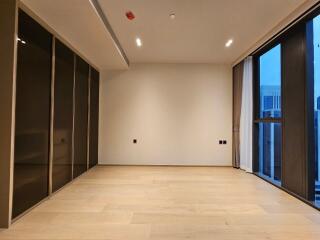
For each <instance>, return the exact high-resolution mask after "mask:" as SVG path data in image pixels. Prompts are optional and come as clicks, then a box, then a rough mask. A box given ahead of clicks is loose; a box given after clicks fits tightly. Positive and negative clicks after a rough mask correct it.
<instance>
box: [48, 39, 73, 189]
mask: <svg viewBox="0 0 320 240" xmlns="http://www.w3.org/2000/svg"><path fill="white" fill-rule="evenodd" d="M55 49H56V52H55V81H54V84H55V86H54V87H55V88H54V89H55V90H54V130H53V131H54V132H53V168H52V190H53V191H56V190H58V189H59V188H61V187H62V186H63V185H65V184H66V183H68V182H69V181H71V179H72V128H73V79H74V54H73V52H72V51H71V50H70V49H68V48H67V47H66V46H65V45H63V44H62V43H61V42H60V41H58V40H56V47H55Z"/></svg>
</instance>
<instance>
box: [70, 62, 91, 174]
mask: <svg viewBox="0 0 320 240" xmlns="http://www.w3.org/2000/svg"><path fill="white" fill-rule="evenodd" d="M88 91H89V65H88V64H87V63H86V62H85V61H84V60H83V59H82V58H80V57H78V56H77V59H76V72H75V113H74V114H75V123H74V165H73V167H74V168H73V176H74V177H78V176H79V175H81V174H82V173H84V172H85V171H86V170H87V166H88V165H87V164H88V163H87V149H88V147H87V146H88V142H87V135H88Z"/></svg>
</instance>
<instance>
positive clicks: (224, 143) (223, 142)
mask: <svg viewBox="0 0 320 240" xmlns="http://www.w3.org/2000/svg"><path fill="white" fill-rule="evenodd" d="M219 144H220V145H226V144H227V140H219Z"/></svg>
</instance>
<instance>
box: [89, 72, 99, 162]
mask: <svg viewBox="0 0 320 240" xmlns="http://www.w3.org/2000/svg"><path fill="white" fill-rule="evenodd" d="M98 131H99V72H97V71H96V70H95V69H93V68H91V82H90V147H89V150H90V155H89V159H90V160H89V167H90V168H91V167H93V166H95V165H97V164H98Z"/></svg>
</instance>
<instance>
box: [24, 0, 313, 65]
mask: <svg viewBox="0 0 320 240" xmlns="http://www.w3.org/2000/svg"><path fill="white" fill-rule="evenodd" d="M308 1H314V0H98V2H99V3H100V5H101V7H102V10H103V11H104V13H105V15H106V16H107V18H108V20H109V22H110V24H111V26H112V28H113V30H114V32H115V34H116V36H117V38H118V39H119V41H120V43H121V45H122V47H123V49H124V51H125V53H126V55H127V57H128V58H129V61H130V62H131V63H229V64H231V63H232V62H234V61H235V60H236V59H237V58H238V57H239V56H240V55H241V54H243V53H244V52H246V51H247V50H248V49H249V48H250V47H252V46H253V45H254V44H255V43H257V41H258V40H259V39H261V38H262V37H263V36H264V35H265V34H266V33H267V32H269V31H270V30H271V29H272V28H274V27H275V26H276V25H277V24H278V23H279V22H281V21H282V20H283V19H285V18H286V17H287V16H288V15H289V14H290V13H292V12H293V11H294V10H295V9H297V8H298V7H299V6H301V5H302V4H303V3H306V2H308ZM22 2H23V4H24V5H26V6H27V8H29V9H31V11H32V12H34V13H35V14H36V15H38V16H39V17H40V18H41V19H42V20H44V21H45V22H46V23H47V24H48V25H49V26H50V27H51V28H53V29H55V31H56V32H57V33H58V34H59V35H61V36H62V37H63V38H64V39H65V40H66V41H67V42H69V43H70V45H72V46H73V47H74V48H75V49H77V50H78V51H79V52H80V53H81V54H82V56H85V57H86V59H88V60H89V61H90V62H91V63H92V64H94V65H95V66H97V67H98V68H99V69H100V70H103V69H127V68H128V66H127V64H126V62H125V60H124V58H123V57H122V56H121V54H120V52H119V50H118V48H117V46H116V44H115V42H114V41H113V39H112V37H111V35H110V33H109V32H108V30H107V29H106V27H105V25H104V24H103V23H102V21H101V19H100V18H99V16H98V15H97V14H96V12H95V10H94V8H93V7H92V5H91V4H90V1H89V0H22ZM128 10H131V11H133V12H134V14H135V15H136V19H135V20H134V21H129V20H127V19H126V17H125V12H126V11H128ZM172 12H174V13H175V14H176V19H174V20H171V19H170V18H169V14H170V13H172ZM136 37H141V39H142V41H143V46H142V48H137V47H136V45H135V38H136ZM230 38H232V39H234V44H233V45H232V46H231V47H230V48H225V43H226V41H227V40H228V39H230Z"/></svg>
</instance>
